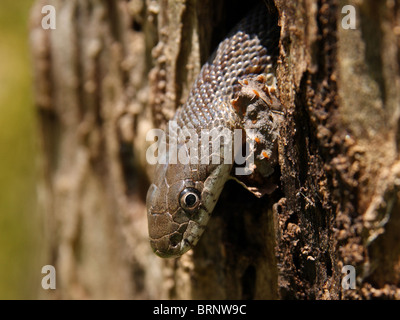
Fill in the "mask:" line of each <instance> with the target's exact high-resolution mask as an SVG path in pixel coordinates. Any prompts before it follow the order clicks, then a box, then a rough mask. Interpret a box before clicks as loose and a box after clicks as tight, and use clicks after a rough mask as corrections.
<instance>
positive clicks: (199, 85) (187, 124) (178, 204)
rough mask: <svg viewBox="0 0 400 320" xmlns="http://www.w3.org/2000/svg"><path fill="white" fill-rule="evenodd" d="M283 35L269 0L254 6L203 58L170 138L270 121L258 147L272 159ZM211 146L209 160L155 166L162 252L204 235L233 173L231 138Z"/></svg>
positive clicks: (154, 206) (152, 191)
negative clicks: (228, 156)
mask: <svg viewBox="0 0 400 320" xmlns="http://www.w3.org/2000/svg"><path fill="white" fill-rule="evenodd" d="M278 41H279V27H278V21H277V14H276V13H271V12H270V11H269V10H268V9H267V7H266V6H265V5H264V4H260V5H259V6H256V7H255V8H253V9H252V10H250V11H249V13H248V14H247V15H246V16H245V17H244V18H243V19H242V20H241V21H240V22H239V23H238V25H237V26H236V27H235V28H234V29H233V30H232V31H231V32H230V33H229V34H228V35H227V36H226V38H225V39H224V40H223V41H222V42H221V43H220V44H219V46H218V48H217V49H216V51H215V52H214V53H213V55H212V56H211V57H210V59H209V60H208V62H207V63H205V64H204V65H203V67H202V69H201V71H200V74H199V75H198V77H197V79H196V80H195V82H194V84H193V86H192V88H191V91H190V93H189V97H188V99H187V101H186V103H185V104H183V105H182V106H181V107H180V108H179V109H178V110H177V112H176V114H175V116H174V118H173V119H172V120H173V121H174V123H175V124H176V126H177V128H176V129H177V130H178V134H177V133H172V132H171V130H170V131H168V132H167V134H166V136H167V139H168V143H169V144H170V143H171V141H172V140H174V139H175V140H174V141H178V140H176V136H177V135H179V133H181V132H182V130H184V129H192V130H194V131H195V132H197V133H200V130H204V129H208V130H215V129H217V130H219V131H221V130H223V129H225V130H226V129H228V130H229V131H233V130H234V129H241V130H244V131H246V130H248V129H249V128H251V127H252V126H253V127H254V128H260V125H259V123H261V124H263V121H264V124H266V125H262V126H263V127H266V129H265V128H264V129H258V133H259V134H260V137H258V138H257V137H255V141H256V142H258V143H259V144H261V145H263V147H264V149H262V148H261V149H262V151H259V152H258V153H257V155H258V159H262V160H264V161H266V162H268V161H272V160H271V159H272V158H273V156H274V151H273V149H274V145H275V140H276V136H277V124H276V123H278V122H279V121H278V120H279V114H276V113H274V112H271V110H272V109H273V104H274V103H275V104H277V103H276V101H277V99H276V89H275V85H274V81H275V80H276V79H275V76H274V70H275V66H276V56H277V48H278ZM265 121H266V122H265ZM257 123H258V127H257ZM262 126H261V127H262ZM253 138H254V137H253ZM247 139H248V137H247ZM186 142H187V141H186ZM198 143H200V140H198ZM200 147H201V146H200V145H199V146H198V148H199V149H200ZM210 148H211V143H210ZM225 148H226V147H225ZM177 151H178V152H182V153H183V154H188V152H189V151H188V149H187V145H186V144H185V141H178V142H177ZM212 152H214V153H213V154H211V155H209V161H208V163H203V162H201V161H197V162H196V161H194V163H193V162H192V161H190V162H189V163H180V162H179V161H178V162H177V163H172V162H171V161H170V158H169V156H168V154H167V153H166V154H164V155H163V156H164V157H165V159H166V163H163V164H158V165H157V167H156V170H155V179H154V181H153V183H152V184H151V186H150V188H149V190H148V193H147V199H146V203H147V216H148V225H149V237H150V244H151V247H152V249H153V251H154V252H155V253H156V254H157V255H159V256H160V257H164V258H171V257H178V256H180V255H182V254H183V253H185V252H187V251H188V250H189V249H191V248H192V247H193V246H194V245H195V244H196V243H197V242H198V240H199V238H200V236H201V235H202V233H203V231H204V229H205V227H206V224H207V222H208V220H209V218H210V216H211V213H212V211H213V209H214V207H215V205H216V203H217V200H218V198H219V196H220V193H221V191H222V189H223V187H224V184H225V182H226V181H227V180H228V179H229V178H231V177H232V170H233V167H234V166H235V163H233V164H232V163H225V162H224V161H223V160H224V145H222V146H221V148H220V150H217V152H215V151H212ZM215 153H216V154H215ZM212 156H214V157H215V156H217V157H220V159H221V161H220V162H221V163H214V162H212V161H211V157H212ZM268 174H269V173H268ZM268 174H267V175H268Z"/></svg>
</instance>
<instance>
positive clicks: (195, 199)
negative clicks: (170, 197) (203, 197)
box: [179, 188, 200, 211]
mask: <svg viewBox="0 0 400 320" xmlns="http://www.w3.org/2000/svg"><path fill="white" fill-rule="evenodd" d="M179 203H180V205H181V207H182V208H183V209H184V210H189V211H191V210H194V209H196V208H197V207H198V206H199V204H200V192H199V191H198V190H196V189H194V188H186V189H184V190H183V191H182V192H181V194H180V196H179Z"/></svg>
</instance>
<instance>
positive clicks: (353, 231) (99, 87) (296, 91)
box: [30, 0, 400, 299]
mask: <svg viewBox="0 0 400 320" xmlns="http://www.w3.org/2000/svg"><path fill="white" fill-rule="evenodd" d="M255 2H256V1H246V2H243V1H239V0H237V1H225V0H221V1H211V0H206V1H196V0H159V1H156V0H146V1H145V0H133V1H125V0H119V1H106V0H79V1H78V0H68V1H67V0H54V1H52V3H51V4H52V5H54V7H55V9H56V13H57V28H56V29H55V30H51V29H49V30H44V29H43V28H42V26H41V21H42V18H43V16H44V15H43V14H42V13H41V9H42V7H43V6H44V5H45V4H48V3H47V1H44V0H37V1H36V4H35V6H34V7H33V8H32V15H31V25H30V28H31V37H30V42H31V48H32V57H33V67H34V84H35V94H36V104H37V109H38V113H39V118H40V124H41V131H42V150H43V156H42V168H43V176H44V178H43V182H42V183H41V186H40V190H41V193H40V195H41V202H42V205H43V212H44V215H45V218H46V233H47V243H48V248H47V257H48V260H47V263H48V264H52V265H54V266H55V267H56V270H57V289H56V290H55V291H54V292H52V293H49V297H51V298H59V299H66V298H73V299H76V298H77V299H79V298H89V299H94V298H101V299H107V298H121V299H131V298H135V299H147V298H152V299H158V298H166V299H169V298H173V299H193V298H196V299H225V298H228V299H288V298H296V299H348V298H351V299H359V298H364V299H369V298H397V299H399V298H400V234H399V231H398V230H399V228H400V162H399V146H400V128H399V125H400V121H399V119H400V118H399V115H400V70H399V63H400V59H399V56H400V52H399V47H400V45H399V44H400V40H399V39H400V7H399V3H398V1H395V0H388V1H379V2H378V1H355V0H354V1H346V3H345V1H339V0H337V1H334V0H319V1H316V0H303V1H288V0H286V1H283V0H276V1H275V5H276V7H277V9H278V11H279V13H280V25H281V41H280V58H279V66H278V71H277V76H278V82H279V83H278V84H279V89H280V92H281V95H280V96H281V101H282V103H283V105H284V107H285V110H286V115H285V117H286V121H285V123H284V124H283V126H282V128H281V138H280V141H279V156H280V182H281V184H280V187H279V190H277V191H276V192H275V193H274V194H272V195H271V196H265V197H263V198H261V199H256V198H255V197H254V196H253V195H251V194H250V193H249V192H247V191H246V190H244V189H243V188H242V187H240V186H239V185H237V184H235V183H233V182H232V183H231V182H229V183H228V184H227V185H226V187H225V189H224V191H223V194H222V195H221V198H220V200H219V202H218V205H217V207H216V209H215V212H214V214H213V217H212V219H211V221H210V223H209V227H208V229H207V230H206V232H205V233H204V235H203V237H202V239H201V241H200V242H199V244H198V246H197V247H196V248H195V249H194V250H193V251H191V252H189V253H188V254H185V255H184V256H182V257H181V258H179V259H176V260H162V259H160V258H158V257H157V256H155V255H154V254H153V253H152V252H151V249H150V246H149V244H148V240H147V218H146V207H145V196H146V192H147V188H148V186H149V181H150V179H151V178H152V170H153V168H152V167H151V166H149V165H148V164H147V163H146V160H145V150H146V148H147V146H148V144H149V143H151V142H146V141H145V137H146V133H147V131H148V130H149V129H150V128H153V127H161V128H162V127H163V126H165V123H166V122H167V121H168V120H169V119H170V118H171V117H172V115H173V113H174V110H175V109H176V108H177V107H178V106H179V105H180V104H181V103H182V102H183V101H184V100H185V98H186V97H187V95H188V91H189V89H190V86H191V83H192V82H193V81H194V79H195V77H196V75H197V73H198V72H199V70H200V68H201V65H202V64H203V63H204V62H205V61H206V60H207V58H208V56H209V55H210V54H211V52H212V51H213V49H215V47H216V46H217V44H218V43H219V41H221V39H223V37H224V35H225V34H226V33H227V32H228V31H229V29H230V28H231V27H232V26H233V25H234V24H235V22H237V21H238V19H239V18H240V17H241V16H242V15H243V13H244V12H245V11H246V10H247V8H249V7H250V6H251V5H252V4H253V3H255ZM347 4H350V5H354V7H355V9H356V21H357V22H356V29H344V28H343V27H342V19H343V18H344V17H345V15H346V14H342V13H341V10H342V7H343V6H344V5H347ZM344 265H353V266H354V267H355V268H356V272H357V282H356V289H355V290H345V289H343V288H342V286H341V281H342V278H343V277H344V274H343V273H342V272H341V270H342V267H343V266H344Z"/></svg>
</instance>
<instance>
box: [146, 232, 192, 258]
mask: <svg viewBox="0 0 400 320" xmlns="http://www.w3.org/2000/svg"><path fill="white" fill-rule="evenodd" d="M173 237H174V235H172V236H170V237H168V236H166V237H163V238H161V239H157V240H153V239H150V245H151V247H152V249H153V251H154V253H155V254H156V255H158V256H159V257H161V258H178V257H180V256H181V255H182V254H184V253H185V252H186V251H188V250H190V249H191V248H192V244H191V243H190V241H189V240H188V239H182V240H181V241H179V242H178V243H176V242H174V239H173ZM171 238H172V241H171Z"/></svg>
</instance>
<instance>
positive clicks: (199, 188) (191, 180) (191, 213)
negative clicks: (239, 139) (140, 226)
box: [146, 163, 231, 258]
mask: <svg viewBox="0 0 400 320" xmlns="http://www.w3.org/2000/svg"><path fill="white" fill-rule="evenodd" d="M230 168H231V167H230V166H229V165H228V166H227V165H224V164H221V165H193V166H191V165H183V164H179V163H178V164H159V165H158V166H157V168H156V172H155V176H156V179H155V181H154V183H153V184H151V186H150V188H149V191H148V192H147V199H146V203H147V218H148V225H149V237H150V244H151V247H152V249H153V251H154V252H155V253H156V254H157V255H158V256H160V257H162V258H175V257H178V256H180V255H182V254H184V253H185V252H187V251H188V250H189V249H191V248H192V247H193V246H194V245H196V243H197V241H198V240H199V239H200V236H201V235H202V233H203V231H204V229H205V227H206V225H207V222H208V220H209V218H210V215H211V213H212V210H213V209H214V206H215V204H216V202H217V200H218V198H219V195H220V193H221V191H222V188H223V185H224V183H225V181H226V180H227V178H228V176H229V171H230ZM221 176H222V177H224V176H225V177H226V179H225V180H224V179H221Z"/></svg>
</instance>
